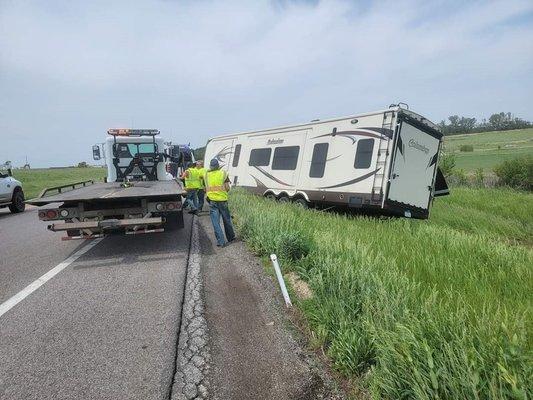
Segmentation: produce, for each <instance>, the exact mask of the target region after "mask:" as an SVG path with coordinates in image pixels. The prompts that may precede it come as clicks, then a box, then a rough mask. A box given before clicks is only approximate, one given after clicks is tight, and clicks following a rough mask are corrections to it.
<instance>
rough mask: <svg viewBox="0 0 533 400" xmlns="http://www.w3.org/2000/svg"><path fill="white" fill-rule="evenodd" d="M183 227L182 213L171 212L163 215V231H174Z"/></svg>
mask: <svg viewBox="0 0 533 400" xmlns="http://www.w3.org/2000/svg"><path fill="white" fill-rule="evenodd" d="M184 226H185V222H184V221H183V211H179V212H172V213H168V214H166V215H165V230H167V231H175V230H177V229H182V228H183V227H184Z"/></svg>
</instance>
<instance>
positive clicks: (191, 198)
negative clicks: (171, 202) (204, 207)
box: [181, 163, 201, 214]
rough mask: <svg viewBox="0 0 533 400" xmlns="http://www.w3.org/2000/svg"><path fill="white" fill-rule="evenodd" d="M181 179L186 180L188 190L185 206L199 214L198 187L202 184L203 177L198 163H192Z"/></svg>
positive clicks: (192, 212)
mask: <svg viewBox="0 0 533 400" xmlns="http://www.w3.org/2000/svg"><path fill="white" fill-rule="evenodd" d="M181 179H183V180H184V181H185V190H186V191H187V197H186V199H185V207H187V206H188V208H189V213H191V214H198V189H200V186H201V183H200V182H201V179H200V175H199V172H198V170H197V169H196V165H195V164H192V163H191V164H190V165H189V167H188V168H187V169H186V170H185V172H183V174H182V176H181Z"/></svg>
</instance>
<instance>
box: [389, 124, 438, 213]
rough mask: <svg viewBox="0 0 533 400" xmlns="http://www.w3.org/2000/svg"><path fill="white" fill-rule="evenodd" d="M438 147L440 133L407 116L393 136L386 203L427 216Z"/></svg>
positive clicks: (400, 209) (403, 210)
mask: <svg viewBox="0 0 533 400" xmlns="http://www.w3.org/2000/svg"><path fill="white" fill-rule="evenodd" d="M439 147H440V134H439V133H438V132H436V131H433V130H431V129H430V128H428V127H425V126H423V125H422V124H419V123H416V121H411V120H409V119H407V118H405V119H403V120H402V121H401V122H400V127H399V130H398V132H397V136H396V138H395V147H394V159H393V166H392V168H391V172H390V175H389V189H388V193H387V203H388V204H389V206H390V207H391V208H396V209H397V210H398V211H402V212H404V213H405V214H406V215H409V214H410V213H411V212H418V213H421V215H420V216H422V217H424V216H427V215H425V214H427V210H428V208H429V202H430V199H431V193H432V190H433V181H434V177H435V170H436V167H437V160H438V152H439Z"/></svg>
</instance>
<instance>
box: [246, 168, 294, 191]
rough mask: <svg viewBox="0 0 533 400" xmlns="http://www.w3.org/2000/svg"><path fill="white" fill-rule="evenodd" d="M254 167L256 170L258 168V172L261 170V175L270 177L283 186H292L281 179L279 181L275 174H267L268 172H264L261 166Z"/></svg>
mask: <svg viewBox="0 0 533 400" xmlns="http://www.w3.org/2000/svg"><path fill="white" fill-rule="evenodd" d="M254 168H255V169H256V170H258V171H259V172H261V173H262V174H263V175H265V176H266V177H267V178H270V179H272V180H273V181H275V182H277V183H279V184H280V185H283V186H290V187H292V186H293V185H289V184H288V183H285V182H283V181H280V180H279V179H278V178H276V177H275V176H273V175H271V174H269V173H268V172H266V171H265V170H264V169H263V168H261V167H256V166H255V165H254Z"/></svg>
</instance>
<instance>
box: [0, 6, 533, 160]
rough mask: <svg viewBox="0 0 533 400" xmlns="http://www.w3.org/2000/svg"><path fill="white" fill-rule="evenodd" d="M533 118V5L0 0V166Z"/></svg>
mask: <svg viewBox="0 0 533 400" xmlns="http://www.w3.org/2000/svg"><path fill="white" fill-rule="evenodd" d="M398 101H404V102H407V103H409V105H410V106H411V108H412V109H413V110H415V111H417V112H419V113H421V114H423V115H424V116H426V117H428V118H429V119H432V120H434V121H435V122H438V121H440V120H441V119H444V118H446V117H447V116H449V115H452V114H459V115H466V116H474V117H476V118H478V119H481V118H483V117H487V116H488V115H490V114H491V113H493V112H498V111H511V112H513V113H515V114H516V115H517V116H520V117H522V118H526V119H529V120H533V2H532V1H531V0H525V1H510V0H507V1H469V2H463V1H435V2H431V1H423V0H421V1H417V0H407V1H377V2H370V1H367V0H365V1H355V0H353V1H347V0H333V1H281V0H278V1H260V0H256V1H227V0H225V1H209V0H199V1H171V0H164V1H163V0H159V1H158V0H135V1H133V0H128V1H108V0H106V1H99V0H96V1H94V0H93V1H53V0H47V1H39V0H35V1H26V0H0V162H3V161H4V160H8V159H9V160H12V161H13V163H14V164H15V165H20V164H23V163H24V159H25V157H26V156H27V157H28V160H29V162H30V163H31V164H32V166H60V165H70V164H74V163H77V162H79V161H83V160H86V161H92V160H91V145H92V144H94V143H97V142H101V141H103V139H104V137H105V132H106V130H107V129H108V128H110V127H129V126H133V127H137V128H141V127H143V128H158V129H160V130H161V131H162V134H164V135H165V137H166V138H168V139H170V140H172V141H173V142H175V143H188V142H190V143H191V145H192V146H194V147H198V146H202V145H204V144H205V142H206V140H207V138H208V137H211V136H216V135H219V134H223V133H229V132H235V131H242V130H248V129H259V128H268V127H273V126H278V125H283V124H289V123H299V122H306V121H309V120H312V119H315V118H329V117H335V116H343V115H350V114H357V113H362V112H367V111H372V110H375V109H381V108H384V107H386V106H388V105H389V104H390V103H393V102H398Z"/></svg>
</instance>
